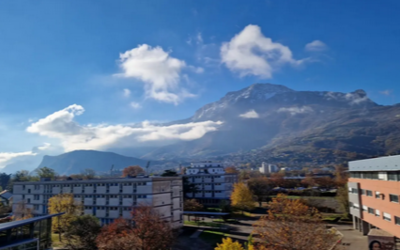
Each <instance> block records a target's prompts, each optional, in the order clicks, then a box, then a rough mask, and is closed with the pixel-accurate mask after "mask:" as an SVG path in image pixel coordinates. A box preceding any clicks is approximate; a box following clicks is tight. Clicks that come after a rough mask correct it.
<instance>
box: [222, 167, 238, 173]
mask: <svg viewBox="0 0 400 250" xmlns="http://www.w3.org/2000/svg"><path fill="white" fill-rule="evenodd" d="M225 173H227V174H238V173H239V171H238V170H237V169H236V168H235V167H234V166H229V167H226V168H225Z"/></svg>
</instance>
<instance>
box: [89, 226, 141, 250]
mask: <svg viewBox="0 0 400 250" xmlns="http://www.w3.org/2000/svg"><path fill="white" fill-rule="evenodd" d="M96 245H97V247H98V249H99V250H121V249H131V250H140V249H141V245H142V243H141V242H140V239H139V238H138V237H137V236H136V235H135V234H134V233H133V227H132V223H131V222H130V221H128V220H125V219H122V218H119V219H116V220H114V221H113V222H112V223H111V224H108V225H106V226H104V227H103V228H102V229H101V231H100V234H99V235H98V236H97V238H96Z"/></svg>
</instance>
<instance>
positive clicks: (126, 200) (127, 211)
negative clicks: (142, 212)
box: [13, 177, 183, 227]
mask: <svg viewBox="0 0 400 250" xmlns="http://www.w3.org/2000/svg"><path fill="white" fill-rule="evenodd" d="M61 193H71V194H73V195H74V199H75V200H76V201H77V202H80V203H81V204H82V206H83V211H84V214H90V215H94V216H96V217H97V218H99V219H100V221H101V223H102V224H108V223H111V222H112V221H113V220H114V219H116V218H119V217H123V218H127V219H128V218H131V211H132V208H133V207H134V206H138V205H141V204H143V205H150V206H152V207H153V208H154V209H155V210H156V211H157V212H158V213H159V214H160V215H161V216H162V217H163V219H165V220H167V221H170V222H171V225H172V226H173V227H179V226H182V224H183V221H182V211H183V199H182V178H181V177H137V178H113V179H92V180H65V181H38V182H16V183H15V184H14V197H13V199H14V200H13V211H15V209H16V207H17V206H18V204H20V203H21V202H23V203H25V204H26V205H27V207H29V208H31V209H32V211H33V214H34V215H35V216H41V215H46V214H48V201H49V199H50V198H51V197H52V196H54V195H57V194H61Z"/></svg>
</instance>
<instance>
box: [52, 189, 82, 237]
mask: <svg viewBox="0 0 400 250" xmlns="http://www.w3.org/2000/svg"><path fill="white" fill-rule="evenodd" d="M48 207H49V213H50V214H58V213H64V214H63V215H61V216H57V217H56V218H55V219H53V220H52V224H53V225H52V227H53V230H54V231H57V232H58V237H59V240H60V241H62V239H61V233H62V232H63V231H64V230H65V229H66V228H67V227H68V226H69V225H70V224H71V222H72V221H73V220H75V219H76V217H77V216H79V215H81V213H82V205H81V204H80V202H76V201H75V200H74V196H73V195H72V194H58V195H56V196H53V197H51V198H50V199H49V204H48Z"/></svg>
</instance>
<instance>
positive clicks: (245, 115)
mask: <svg viewBox="0 0 400 250" xmlns="http://www.w3.org/2000/svg"><path fill="white" fill-rule="evenodd" d="M239 117H242V118H247V119H249V118H259V117H260V116H259V115H258V113H257V112H256V111H255V110H254V109H252V110H250V111H248V112H246V113H243V114H240V115H239Z"/></svg>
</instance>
